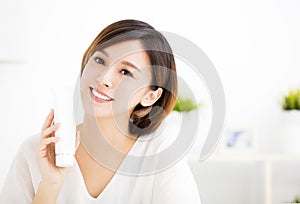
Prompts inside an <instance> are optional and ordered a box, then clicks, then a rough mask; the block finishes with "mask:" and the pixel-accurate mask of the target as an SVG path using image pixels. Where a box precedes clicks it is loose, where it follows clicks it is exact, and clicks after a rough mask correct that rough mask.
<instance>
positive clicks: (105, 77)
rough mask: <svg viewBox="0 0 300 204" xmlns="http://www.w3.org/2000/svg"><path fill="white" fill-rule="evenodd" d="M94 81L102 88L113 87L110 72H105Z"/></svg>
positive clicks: (111, 73)
mask: <svg viewBox="0 0 300 204" xmlns="http://www.w3.org/2000/svg"><path fill="white" fill-rule="evenodd" d="M96 81H97V82H98V83H99V85H100V86H104V87H107V88H109V87H112V85H113V72H112V71H111V70H107V71H105V72H103V73H102V74H101V75H100V76H98V77H97V78H96Z"/></svg>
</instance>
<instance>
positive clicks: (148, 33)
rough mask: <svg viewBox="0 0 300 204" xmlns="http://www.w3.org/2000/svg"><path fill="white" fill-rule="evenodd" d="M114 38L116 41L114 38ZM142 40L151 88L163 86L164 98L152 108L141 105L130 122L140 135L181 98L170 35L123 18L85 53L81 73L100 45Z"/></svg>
mask: <svg viewBox="0 0 300 204" xmlns="http://www.w3.org/2000/svg"><path fill="white" fill-rule="evenodd" d="M112 39H113V40H112ZM135 39H136V40H139V41H140V42H141V43H142V45H143V47H144V49H145V51H146V53H147V55H148V57H149V59H150V63H151V67H152V69H151V72H152V81H151V84H150V88H151V89H152V90H156V89H157V88H158V87H161V88H162V89H163V93H162V95H161V97H160V98H159V99H158V100H157V101H156V102H155V103H154V104H153V105H152V106H150V107H143V106H142V105H141V104H138V105H137V106H136V107H135V108H134V110H133V112H132V114H131V120H130V122H129V127H130V128H129V130H130V133H131V134H135V135H137V136H140V135H145V134H150V133H152V132H153V131H155V130H156V129H157V128H158V126H159V125H160V124H161V122H162V121H163V119H164V118H165V117H166V116H167V115H168V114H169V113H170V112H171V111H172V110H173V107H174V105H175V103H176V98H177V89H178V88H177V86H178V85H177V74H176V65H175V59H174V56H173V52H172V49H171V47H170V45H169V43H168V41H167V40H166V38H165V37H164V36H163V35H162V34H161V33H160V32H158V31H156V30H155V29H154V28H153V27H152V26H151V25H149V24H147V23H145V22H142V21H138V20H121V21H118V22H115V23H113V24H111V25H109V26H107V27H106V28H104V29H103V30H102V31H101V32H100V33H99V35H98V36H97V37H96V38H95V40H94V41H93V42H92V44H91V45H90V46H89V48H88V49H87V50H86V52H85V53H84V56H83V59H82V63H81V75H82V72H83V70H84V67H85V65H86V63H87V62H88V60H89V58H90V57H91V56H92V55H93V54H94V52H95V51H96V50H98V49H99V48H105V47H108V46H109V45H112V44H115V43H117V42H122V41H126V40H135Z"/></svg>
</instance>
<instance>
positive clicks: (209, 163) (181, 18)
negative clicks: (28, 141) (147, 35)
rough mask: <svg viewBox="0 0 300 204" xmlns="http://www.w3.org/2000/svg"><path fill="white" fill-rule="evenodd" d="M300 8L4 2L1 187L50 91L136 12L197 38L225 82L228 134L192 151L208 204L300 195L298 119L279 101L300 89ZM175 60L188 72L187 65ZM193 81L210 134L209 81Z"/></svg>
mask: <svg viewBox="0 0 300 204" xmlns="http://www.w3.org/2000/svg"><path fill="white" fill-rule="evenodd" d="M299 10H300V1H298V0H286V1H283V0H272V1H271V0H260V1H258V0H251V1H250V0H248V1H246V0H228V1H222V0H210V1H204V0H200V1H179V2H175V1H158V0H153V1H145V2H141V1H119V2H117V1H96V0H87V1H79V0H75V1H71V0H65V1H58V0H53V1H44V0H39V1H38V0H27V1H22V0H11V1H1V2H0V25H1V28H0V30H1V31H0V94H1V100H0V113H1V114H0V127H1V142H0V150H1V154H0V157H1V159H0V160H1V162H2V164H1V168H0V186H2V183H3V181H4V178H5V176H6V174H7V172H8V170H9V166H10V163H11V161H12V159H13V157H14V155H15V154H16V152H17V149H18V147H19V145H20V144H21V143H22V141H23V140H24V139H25V138H26V137H28V136H30V135H32V134H35V133H38V132H39V131H40V128H41V126H42V124H43V122H44V119H45V117H46V115H47V114H48V112H49V110H50V108H51V97H50V95H49V91H50V88H51V87H52V86H53V85H59V84H72V83H73V84H74V83H75V81H76V79H77V77H78V74H79V70H80V63H81V59H82V55H83V53H84V52H85V50H86V49H87V47H88V46H89V44H90V43H91V42H92V40H93V39H94V38H95V37H96V35H97V34H98V33H99V32H100V31H101V30H102V29H103V28H104V27H105V26H107V25H109V24H110V23H112V22H114V21H117V20H121V19H128V18H132V19H138V20H142V21H145V22H148V23H149V24H151V25H153V26H154V27H155V28H156V29H157V30H161V31H168V32H173V33H176V34H178V35H181V36H184V37H185V38H187V39H189V40H191V41H192V42H193V43H195V44H196V45H197V46H199V47H200V48H201V49H202V50H203V52H205V53H206V55H207V56H208V58H209V59H210V60H211V61H212V63H213V64H214V66H215V68H216V70H217V72H218V74H219V76H220V78H221V81H222V83H223V87H224V91H225V96H226V125H225V127H224V134H223V136H222V139H221V140H220V141H219V143H218V145H217V148H216V149H215V150H214V151H213V153H212V154H211V156H210V158H208V159H207V160H205V161H199V160H198V153H199V152H200V148H201V147H200V146H197V144H196V145H194V147H193V149H192V151H191V152H190V154H189V162H190V166H191V168H192V171H193V173H194V175H195V178H196V181H197V184H198V187H199V193H200V196H201V200H202V203H204V204H218V203H222V204H224V203H230V204H235V203H243V204H248V203H249V204H250V203H251V204H257V203H265V204H271V203H282V202H287V201H292V200H293V199H294V198H295V196H297V195H300V171H299V170H300V150H299V149H300V134H299V133H300V132H299V128H297V127H298V126H300V120H298V119H297V118H300V117H299V111H297V110H295V111H285V110H283V109H282V104H281V102H282V101H283V100H284V96H285V95H287V94H289V92H290V91H291V90H296V89H297V88H300V77H299V76H300V57H299V56H300V38H299V36H300V26H299V25H300V12H299ZM177 60H178V67H179V68H178V71H179V72H181V73H184V72H185V71H184V70H185V69H184V66H187V65H185V64H184V63H182V62H180V60H179V59H177ZM189 76H190V78H189ZM184 78H185V80H186V81H193V80H194V79H193V78H192V74H191V75H184ZM191 86H192V89H193V88H194V89H195V90H197V91H198V92H197V93H198V95H197V96H196V99H197V100H199V101H200V102H201V104H202V105H201V106H200V107H199V110H200V111H199V112H200V115H201V121H202V122H203V123H202V124H204V125H203V128H202V130H203V131H200V133H199V137H205V134H206V132H207V130H208V129H209V120H210V118H211V114H212V110H211V106H210V98H209V93H208V90H206V89H205V83H204V82H203V83H200V84H199V86H198V85H191ZM183 92H184V91H183ZM295 95H296V94H295ZM295 98H297V96H296V97H295ZM299 100H300V99H299ZM292 101H295V100H294V99H292ZM299 104H300V103H299ZM294 109H297V108H294ZM291 112H292V115H293V116H290V115H291V114H286V113H291ZM185 114H189V113H185ZM295 118H296V119H295ZM200 129H201V128H200ZM290 136H291V137H293V139H296V140H290ZM297 136H299V137H297ZM298 138H299V139H298ZM297 139H298V140H297ZM298 146H299V148H298Z"/></svg>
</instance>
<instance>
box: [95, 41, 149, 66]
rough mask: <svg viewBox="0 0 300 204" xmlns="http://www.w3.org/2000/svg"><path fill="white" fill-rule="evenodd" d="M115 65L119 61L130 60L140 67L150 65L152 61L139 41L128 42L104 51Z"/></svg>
mask: <svg viewBox="0 0 300 204" xmlns="http://www.w3.org/2000/svg"><path fill="white" fill-rule="evenodd" d="M100 51H102V53H103V54H105V55H107V57H108V58H109V59H110V61H111V62H112V63H113V62H115V61H118V60H129V61H131V62H134V63H135V64H136V65H138V66H139V67H146V66H149V65H150V59H149V56H148V54H147V52H146V51H145V49H144V47H143V45H142V43H141V42H140V41H138V40H128V41H124V42H119V43H116V44H114V45H110V46H108V47H106V48H104V49H102V50H100Z"/></svg>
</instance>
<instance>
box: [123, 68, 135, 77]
mask: <svg viewBox="0 0 300 204" xmlns="http://www.w3.org/2000/svg"><path fill="white" fill-rule="evenodd" d="M123 71H125V72H126V74H123ZM121 74H123V75H125V76H129V77H133V74H132V73H131V72H130V71H128V70H127V69H122V70H121Z"/></svg>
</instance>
